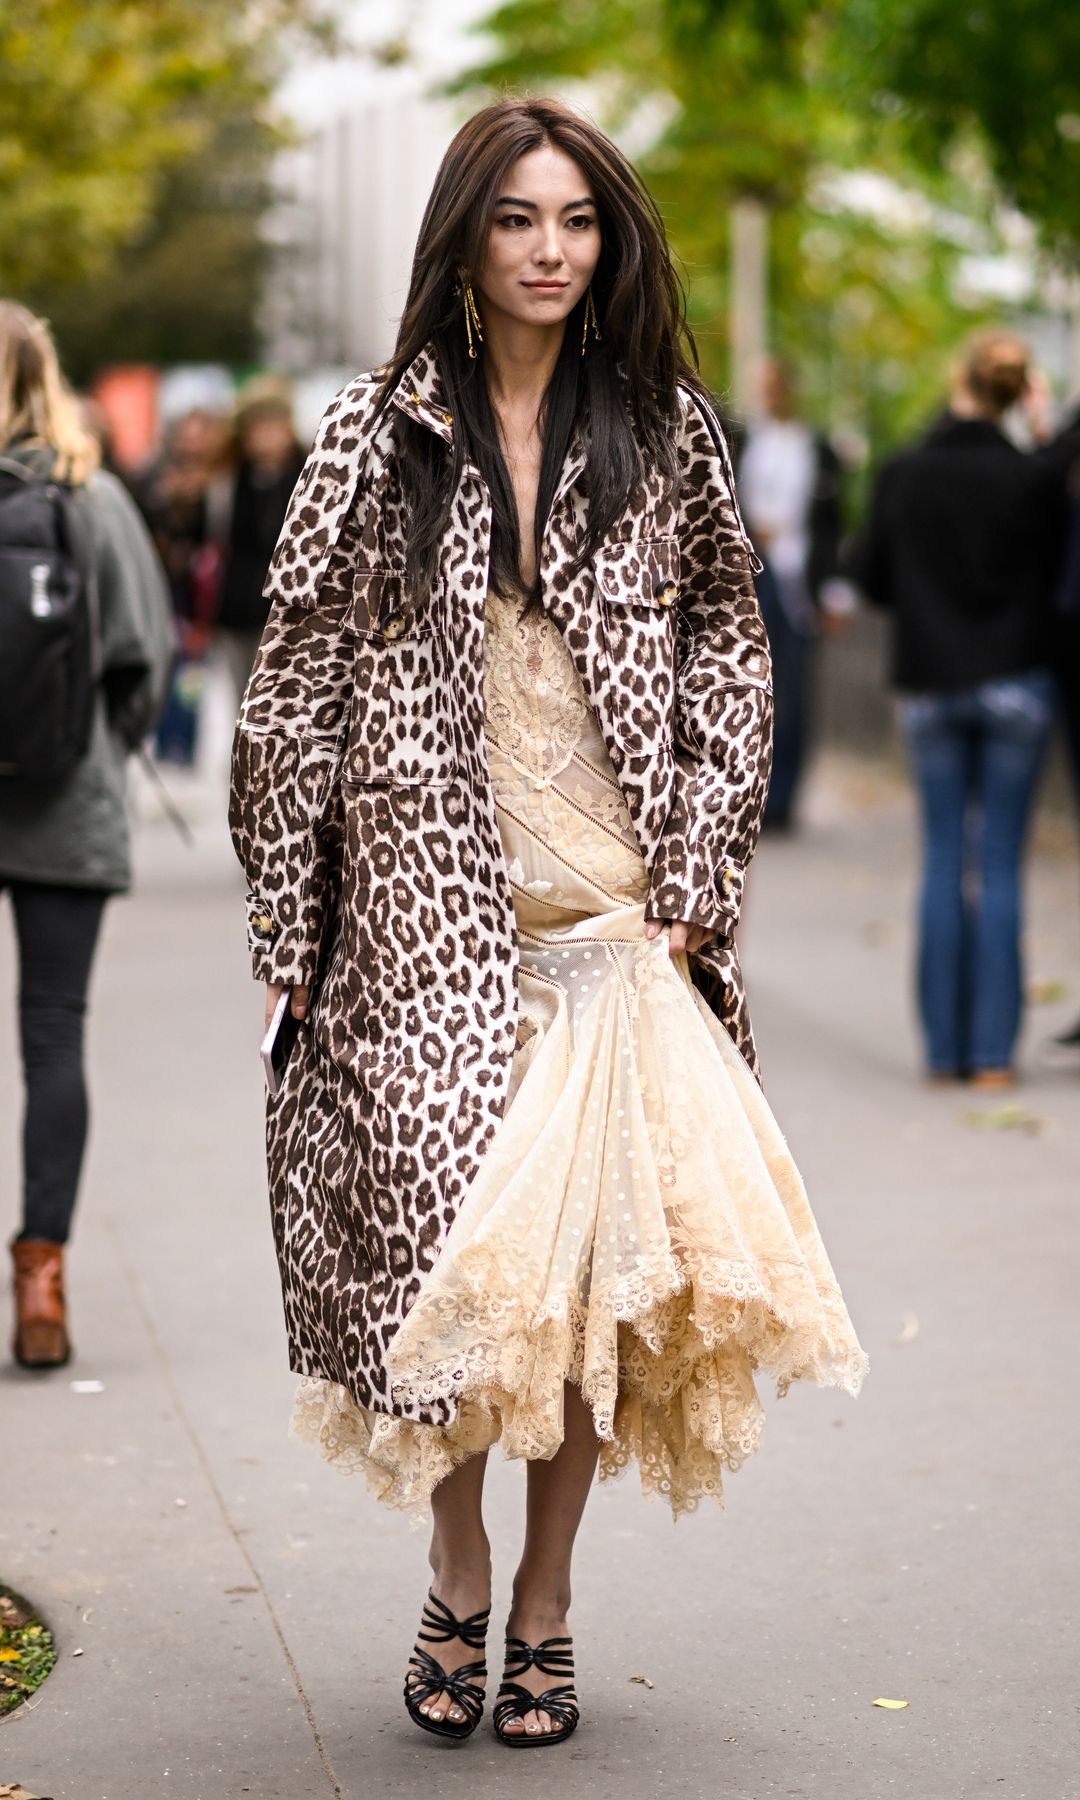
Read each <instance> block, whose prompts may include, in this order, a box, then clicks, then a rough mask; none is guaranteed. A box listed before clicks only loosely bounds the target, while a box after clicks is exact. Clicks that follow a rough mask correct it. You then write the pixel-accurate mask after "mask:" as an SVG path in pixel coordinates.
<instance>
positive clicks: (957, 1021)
mask: <svg viewBox="0 0 1080 1800" xmlns="http://www.w3.org/2000/svg"><path fill="white" fill-rule="evenodd" d="M1027 387H1028V351H1027V346H1026V344H1025V343H1024V341H1023V339H1021V338H1018V337H1017V336H1016V334H1015V333H1014V332H1011V331H1003V330H1000V329H992V330H987V331H982V332H979V333H978V334H977V335H976V336H975V337H974V338H973V339H972V340H971V342H970V344H969V346H968V349H967V352H966V355H965V358H964V361H963V364H962V367H961V369H960V370H959V372H958V377H957V380H956V383H955V386H954V391H953V395H952V400H951V403H950V407H949V410H948V412H947V413H945V415H944V416H943V417H942V418H941V419H940V420H939V421H938V422H937V424H936V425H935V426H934V427H933V429H932V430H931V431H930V432H929V433H928V435H927V436H926V437H925V438H924V439H923V440H922V441H921V442H920V443H918V444H916V445H914V446H913V447H912V448H910V449H908V450H905V451H903V452H901V454H900V455H898V456H896V457H894V458H893V460H892V461H891V462H889V463H887V464H886V465H885V467H884V468H883V470H882V471H881V474H880V476H879V478H878V481H877V485H876V488H875V491H874V496H873V500H872V504H871V510H870V517H869V520H868V523H867V527H866V529H865V531H864V533H863V534H862V536H861V538H860V540H859V542H858V544H857V545H856V548H855V552H854V555H853V559H852V571H851V572H852V574H853V576H854V579H855V580H856V581H857V582H858V584H859V586H860V587H861V588H862V589H863V590H864V592H865V593H866V595H867V597H868V598H869V599H870V600H871V601H872V602H874V603H875V604H876V605H879V606H883V607H887V608H888V609H889V610H890V612H891V615H892V621H893V646H894V649H893V679H894V682H895V684H896V686H897V687H898V688H899V689H900V690H901V694H902V696H903V698H902V701H901V722H902V725H903V728H904V732H905V735H906V737H907V741H908V747H909V752H910V755H911V760H912V765H913V767H914V771H915V778H916V781H917V783H918V788H919V799H920V804H921V808H922V825H923V880H922V896H921V901H920V909H919V953H918V997H919V1010H920V1015H921V1020H922V1028H923V1035H924V1039H925V1045H926V1064H927V1073H928V1075H929V1077H930V1079H931V1080H932V1081H936V1082H952V1081H956V1080H958V1079H960V1080H966V1079H970V1081H971V1082H972V1083H973V1084H974V1085H975V1086H976V1087H980V1088H986V1089H990V1090H994V1089H1000V1088H1005V1087H1008V1086H1009V1085H1011V1083H1012V1082H1013V1080H1014V1079H1015V1070H1014V1060H1013V1059H1014V1055H1015V1050H1016V1041H1017V1037H1018V1035H1019V1031H1020V1022H1021V1013H1022V1004H1023V982H1022V976H1021V955H1020V935H1021V905H1020V873H1021V860H1022V855H1023V849H1024V842H1025V838H1026V834H1027V826H1028V821H1029V819H1030V816H1031V806H1032V801H1033V799H1034V795H1035V787H1036V783H1037V780H1038V775H1039V770H1040V768H1041V766H1042V762H1043V756H1044V753H1045V750H1046V746H1047V742H1048V740H1049V736H1050V731H1051V727H1052V724H1053V718H1054V683H1053V677H1052V674H1051V655H1052V651H1051V617H1052V615H1051V605H1050V596H1051V591H1052V584H1053V580H1054V576H1055V572H1056V568H1057V561H1058V556H1059V554H1060V547H1061V543H1062V532H1063V510H1064V476H1063V464H1062V452H1061V450H1060V448H1059V447H1058V446H1054V447H1053V449H1052V450H1051V449H1048V450H1047V451H1045V452H1039V453H1036V454H1034V455H1033V454H1026V453H1025V452H1023V451H1021V450H1019V449H1018V448H1017V446H1016V445H1015V444H1014V443H1013V441H1012V439H1011V438H1009V437H1008V436H1007V435H1006V433H1005V431H1004V430H1003V428H1002V420H1003V418H1004V417H1005V415H1006V413H1008V412H1009V411H1010V410H1011V408H1012V407H1014V406H1015V405H1016V404H1017V403H1018V402H1019V401H1020V400H1022V399H1023V397H1024V395H1025V393H1026V391H1027Z"/></svg>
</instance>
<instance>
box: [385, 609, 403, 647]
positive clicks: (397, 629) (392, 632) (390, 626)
mask: <svg viewBox="0 0 1080 1800" xmlns="http://www.w3.org/2000/svg"><path fill="white" fill-rule="evenodd" d="M406 623H407V621H406V619H405V616H404V614H402V613H391V614H390V617H389V618H388V619H386V620H384V622H383V628H382V632H383V637H385V638H390V639H391V641H392V640H393V639H394V638H399V637H400V636H401V634H402V632H403V631H404V630H405V626H406Z"/></svg>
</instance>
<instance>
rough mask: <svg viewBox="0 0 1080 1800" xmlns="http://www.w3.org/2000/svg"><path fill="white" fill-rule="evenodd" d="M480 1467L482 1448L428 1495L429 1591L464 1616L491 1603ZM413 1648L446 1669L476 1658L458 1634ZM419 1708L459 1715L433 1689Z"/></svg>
mask: <svg viewBox="0 0 1080 1800" xmlns="http://www.w3.org/2000/svg"><path fill="white" fill-rule="evenodd" d="M486 1470H487V1451H486V1450H485V1451H484V1452H483V1453H482V1454H481V1455H480V1456H471V1457H470V1458H469V1460H468V1462H464V1463H462V1464H461V1465H460V1467H459V1468H457V1469H455V1470H454V1472H453V1474H452V1475H448V1476H447V1477H446V1479H445V1481H440V1483H439V1485H438V1487H437V1488H436V1489H435V1491H434V1493H433V1494H432V1496H431V1514H432V1523H433V1527H434V1529H433V1531H432V1536H431V1550H430V1552H429V1554H428V1560H429V1562H430V1563H431V1574H432V1582H431V1591H432V1593H433V1594H434V1595H435V1596H436V1598H437V1599H439V1600H441V1601H442V1603H443V1605H444V1606H448V1607H449V1608H450V1611H451V1612H452V1613H453V1614H454V1616H455V1618H458V1619H467V1618H469V1617H470V1616H471V1615H472V1614H473V1613H477V1612H482V1611H483V1609H484V1607H485V1606H490V1605H491V1547H490V1545H489V1543H488V1539H487V1532H486V1531H485V1530H484V1518H483V1498H484V1475H485V1473H486ZM419 1648H420V1649H421V1650H427V1651H428V1653H429V1655H432V1656H434V1657H435V1660H436V1661H437V1662H440V1663H441V1664H442V1666H443V1668H444V1669H445V1670H446V1673H447V1674H448V1675H452V1674H453V1673H454V1670H455V1669H459V1668H460V1667H461V1665H462V1664H463V1663H470V1662H477V1661H479V1658H480V1652H479V1651H478V1650H470V1648H469V1646H468V1645H467V1644H463V1643H462V1641H461V1639H460V1638H451V1639H450V1640H449V1642H447V1643H445V1644H420V1645H419ZM420 1711H421V1712H422V1713H424V1714H425V1716H426V1717H427V1718H429V1719H435V1720H439V1719H445V1718H447V1717H449V1718H450V1719H451V1720H453V1721H454V1723H455V1724H460V1723H462V1722H463V1721H464V1718H465V1715H464V1713H463V1712H462V1710H461V1708H460V1707H459V1706H458V1705H457V1704H456V1703H455V1702H453V1701H451V1699H450V1696H449V1695H448V1694H433V1695H432V1697H431V1699H430V1700H425V1701H424V1703H423V1705H422V1706H421V1708H420Z"/></svg>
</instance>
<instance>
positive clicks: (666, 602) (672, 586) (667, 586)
mask: <svg viewBox="0 0 1080 1800" xmlns="http://www.w3.org/2000/svg"><path fill="white" fill-rule="evenodd" d="M656 598H657V599H658V600H659V602H660V604H661V606H674V604H675V602H676V600H677V599H678V598H679V586H678V583H677V582H675V581H665V582H664V585H663V586H662V587H661V588H660V589H659V590H658V592H657V596H656Z"/></svg>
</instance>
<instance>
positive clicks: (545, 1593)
mask: <svg viewBox="0 0 1080 1800" xmlns="http://www.w3.org/2000/svg"><path fill="white" fill-rule="evenodd" d="M569 1611H570V1581H569V1577H568V1576H565V1575H563V1576H556V1577H552V1576H551V1575H549V1574H547V1575H536V1576H533V1575H532V1574H530V1573H528V1572H524V1573H523V1572H520V1571H519V1573H518V1575H517V1576H516V1577H515V1579H514V1586H513V1594H512V1598H511V1602H510V1626H511V1632H512V1635H513V1636H515V1637H516V1636H520V1633H519V1632H518V1631H517V1630H516V1629H515V1628H516V1626H517V1624H518V1623H519V1622H524V1621H526V1620H527V1621H529V1625H530V1629H532V1630H534V1631H535V1630H537V1629H538V1628H543V1630H544V1631H546V1633H547V1635H550V1634H551V1632H552V1631H555V1630H557V1629H560V1628H561V1627H562V1625H563V1623H564V1621H565V1620H566V1617H567V1614H568V1613H569Z"/></svg>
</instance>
